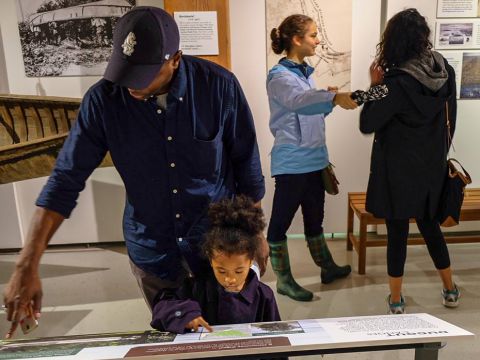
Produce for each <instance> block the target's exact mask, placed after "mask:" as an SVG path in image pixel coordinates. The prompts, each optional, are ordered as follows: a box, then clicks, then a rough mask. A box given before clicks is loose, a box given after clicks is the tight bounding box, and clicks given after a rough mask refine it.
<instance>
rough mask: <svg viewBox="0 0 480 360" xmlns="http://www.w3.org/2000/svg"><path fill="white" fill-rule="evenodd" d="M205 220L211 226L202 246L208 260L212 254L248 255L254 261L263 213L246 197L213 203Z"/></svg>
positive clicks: (261, 229) (263, 222)
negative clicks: (207, 218)
mask: <svg viewBox="0 0 480 360" xmlns="http://www.w3.org/2000/svg"><path fill="white" fill-rule="evenodd" d="M208 217H209V219H210V224H211V225H210V230H209V231H208V232H207V234H206V235H205V242H204V244H203V252H204V254H205V256H206V257H207V258H208V259H211V258H212V257H213V252H214V251H217V252H222V253H225V254H227V255H232V254H248V257H249V259H253V258H254V256H255V252H256V250H257V247H258V242H259V234H260V233H261V232H262V231H263V229H264V228H265V220H264V217H263V211H262V209H261V208H259V207H256V206H255V204H254V202H253V201H252V200H251V199H250V198H249V197H247V196H244V195H240V196H237V197H236V198H234V199H233V200H231V199H224V200H222V201H220V202H218V203H213V204H211V205H210V208H209V210H208Z"/></svg>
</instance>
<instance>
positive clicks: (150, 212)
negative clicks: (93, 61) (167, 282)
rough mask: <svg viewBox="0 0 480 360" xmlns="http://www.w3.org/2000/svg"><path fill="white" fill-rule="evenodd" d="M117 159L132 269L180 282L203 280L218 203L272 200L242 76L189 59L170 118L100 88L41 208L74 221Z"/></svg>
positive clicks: (149, 104)
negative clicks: (107, 159)
mask: <svg viewBox="0 0 480 360" xmlns="http://www.w3.org/2000/svg"><path fill="white" fill-rule="evenodd" d="M107 151H110V154H111V156H112V160H113V163H114V165H115V167H116V169H117V170H118V172H119V174H120V176H121V177H122V179H123V182H124V184H125V188H126V193H127V201H126V205H125V211H124V217H123V230H124V236H125V240H126V244H127V248H128V253H129V256H130V258H131V259H132V261H133V262H134V263H135V264H136V265H137V266H138V267H140V268H141V269H143V270H145V271H147V272H150V273H153V274H156V275H158V276H160V277H162V278H171V279H173V278H175V277H176V276H177V275H178V273H179V271H180V267H181V265H180V261H179V260H180V258H181V256H183V257H184V258H185V259H186V260H187V262H188V264H189V265H190V267H191V269H192V270H193V271H194V272H197V271H200V268H201V266H205V265H207V266H208V264H206V263H205V262H203V261H199V260H200V256H199V255H200V245H201V242H202V241H203V234H204V233H205V231H206V229H207V227H208V221H207V216H206V215H207V208H208V205H209V203H210V202H215V201H218V200H220V199H222V198H231V197H233V196H234V195H235V194H245V195H247V196H250V197H251V198H252V199H253V200H254V201H255V202H257V201H260V200H261V199H262V198H263V196H264V193H265V184H264V178H263V175H262V170H261V165H260V157H259V153H258V146H257V141H256V135H255V127H254V122H253V117H252V114H251V112H250V108H249V106H248V103H247V100H246V98H245V95H244V94H243V91H242V89H241V87H240V84H239V83H238V80H237V79H236V78H235V76H234V75H233V74H232V73H231V72H229V71H227V70H225V69H224V68H222V67H220V66H218V65H216V64H213V63H211V62H208V61H205V60H202V59H198V58H195V57H190V56H183V57H182V59H181V62H180V66H179V69H178V71H177V73H176V74H175V77H174V79H173V80H172V84H171V87H170V90H169V93H168V96H167V108H166V110H162V109H160V108H159V106H158V105H157V103H156V99H155V98H151V99H149V100H147V101H140V100H136V99H134V98H133V97H132V96H131V95H130V94H129V92H128V89H126V88H124V87H120V86H117V85H115V84H113V83H111V82H109V81H107V80H105V79H102V80H100V81H99V82H97V83H96V84H95V85H93V86H92V87H91V88H90V89H89V90H88V92H87V93H86V95H85V97H84V98H83V101H82V104H81V106H80V111H79V115H78V118H77V121H76V123H75V125H74V126H73V127H72V129H71V131H70V134H69V136H68V138H67V140H66V142H65V145H64V147H63V149H62V151H61V152H60V154H59V156H58V159H57V163H56V166H55V169H54V170H53V172H52V174H51V176H50V178H49V179H48V181H47V184H46V185H45V187H44V188H43V190H42V192H41V193H40V196H39V197H38V199H37V202H36V204H37V205H38V206H41V207H45V208H48V209H50V210H53V211H56V212H58V213H60V214H61V215H63V216H64V217H66V218H68V217H69V216H70V213H71V212H72V210H73V208H74V207H75V205H76V200H77V198H78V194H79V192H80V191H82V190H83V188H84V187H85V181H86V180H87V178H88V177H89V175H90V174H91V173H92V171H93V170H94V169H95V168H96V167H97V166H98V165H99V163H100V162H101V160H102V159H103V157H104V155H105V154H106V152H107Z"/></svg>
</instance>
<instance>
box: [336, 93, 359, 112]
mask: <svg viewBox="0 0 480 360" xmlns="http://www.w3.org/2000/svg"><path fill="white" fill-rule="evenodd" d="M350 95H352V93H351V92H340V93H336V94H335V97H334V98H333V104H334V105H339V106H340V107H342V108H344V109H347V110H351V109H355V108H356V107H357V106H358V105H357V103H356V102H355V101H353V100H352V98H351V97H350Z"/></svg>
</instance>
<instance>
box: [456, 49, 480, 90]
mask: <svg viewBox="0 0 480 360" xmlns="http://www.w3.org/2000/svg"><path fill="white" fill-rule="evenodd" d="M460 99H480V52H464V53H463V60H462V80H461V82H460Z"/></svg>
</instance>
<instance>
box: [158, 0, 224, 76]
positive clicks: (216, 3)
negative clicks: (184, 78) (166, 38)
mask: <svg viewBox="0 0 480 360" xmlns="http://www.w3.org/2000/svg"><path fill="white" fill-rule="evenodd" d="M164 7H165V11H167V12H168V13H169V14H171V15H172V16H173V13H174V12H175V11H216V12H217V23H218V24H217V25H218V49H219V53H220V54H219V55H203V56H198V57H200V58H202V59H206V60H210V61H213V62H214V63H217V64H219V65H221V66H223V67H225V68H227V69H231V58H230V20H229V7H228V0H182V1H178V0H164Z"/></svg>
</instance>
